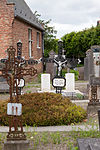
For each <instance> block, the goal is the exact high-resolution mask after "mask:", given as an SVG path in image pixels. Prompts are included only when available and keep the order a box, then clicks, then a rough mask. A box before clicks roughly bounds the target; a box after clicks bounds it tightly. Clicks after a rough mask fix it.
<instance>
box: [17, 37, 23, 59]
mask: <svg viewBox="0 0 100 150" xmlns="http://www.w3.org/2000/svg"><path fill="white" fill-rule="evenodd" d="M21 57H22V42H21V41H20V40H19V42H18V43H17V58H18V59H21Z"/></svg>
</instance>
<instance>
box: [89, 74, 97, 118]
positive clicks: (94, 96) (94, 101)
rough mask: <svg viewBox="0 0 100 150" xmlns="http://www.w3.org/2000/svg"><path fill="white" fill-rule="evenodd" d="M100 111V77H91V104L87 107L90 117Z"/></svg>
mask: <svg viewBox="0 0 100 150" xmlns="http://www.w3.org/2000/svg"><path fill="white" fill-rule="evenodd" d="M98 109H100V77H95V76H94V75H91V76H90V80H89V103H88V107H87V113H88V117H89V116H92V115H94V114H97V113H98Z"/></svg>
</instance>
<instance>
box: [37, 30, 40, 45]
mask: <svg viewBox="0 0 100 150" xmlns="http://www.w3.org/2000/svg"><path fill="white" fill-rule="evenodd" d="M37 48H40V33H39V32H37Z"/></svg>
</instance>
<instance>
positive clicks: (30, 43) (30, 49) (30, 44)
mask: <svg viewBox="0 0 100 150" xmlns="http://www.w3.org/2000/svg"><path fill="white" fill-rule="evenodd" d="M28 48H29V57H30V58H31V57H32V29H31V28H29V29H28Z"/></svg>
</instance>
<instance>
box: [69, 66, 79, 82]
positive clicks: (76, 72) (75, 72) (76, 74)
mask: <svg viewBox="0 0 100 150" xmlns="http://www.w3.org/2000/svg"><path fill="white" fill-rule="evenodd" d="M70 73H74V74H75V80H76V81H77V80H78V78H79V72H78V71H76V70H72V69H71V70H70Z"/></svg>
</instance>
